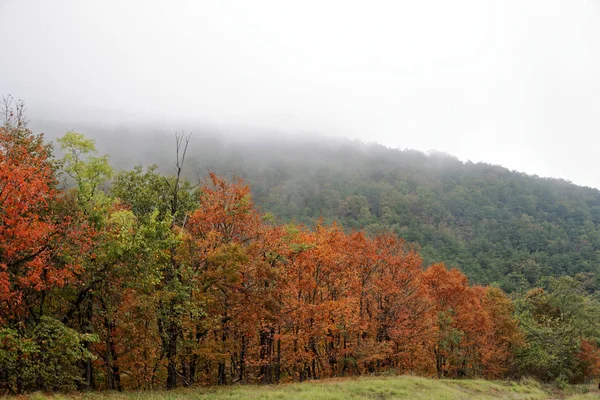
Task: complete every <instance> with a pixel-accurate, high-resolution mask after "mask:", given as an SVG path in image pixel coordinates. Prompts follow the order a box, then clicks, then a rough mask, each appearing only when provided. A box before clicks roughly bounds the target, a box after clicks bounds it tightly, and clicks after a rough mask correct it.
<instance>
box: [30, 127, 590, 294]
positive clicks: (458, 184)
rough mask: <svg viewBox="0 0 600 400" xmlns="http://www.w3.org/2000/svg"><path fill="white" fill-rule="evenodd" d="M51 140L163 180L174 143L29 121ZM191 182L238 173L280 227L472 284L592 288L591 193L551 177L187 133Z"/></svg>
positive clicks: (333, 145)
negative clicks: (90, 142) (61, 138)
mask: <svg viewBox="0 0 600 400" xmlns="http://www.w3.org/2000/svg"><path fill="white" fill-rule="evenodd" d="M34 126H35V127H36V129H38V130H41V131H44V132H47V133H48V138H50V139H52V138H54V137H57V136H58V135H61V134H62V133H64V131H65V130H66V129H68V128H72V127H73V128H76V130H78V131H81V132H83V133H85V134H86V135H87V136H89V137H91V138H94V139H96V141H97V144H98V147H99V149H100V150H101V151H103V152H106V153H108V154H110V157H111V163H112V164H113V165H115V166H116V167H119V168H130V167H132V166H133V165H134V164H139V163H141V164H145V165H149V164H158V165H159V167H160V169H161V170H162V171H163V172H165V173H170V172H172V168H171V166H172V164H173V160H174V156H173V154H174V144H173V135H172V134H170V133H167V132H168V131H166V130H165V129H161V128H150V127H146V128H141V127H133V128H131V127H130V128H127V127H113V128H98V127H97V126H94V125H81V124H71V125H66V124H56V123H49V122H43V123H38V125H37V126H36V125H35V124H34ZM193 131H194V132H195V133H194V135H193V137H192V142H191V145H190V151H189V155H188V159H187V164H186V168H187V174H188V177H190V178H191V179H192V180H194V179H196V177H197V176H198V175H200V176H203V175H205V173H206V171H207V170H208V169H210V170H214V171H216V172H218V173H225V174H228V175H239V176H241V177H243V178H245V179H246V180H247V181H248V182H249V183H250V185H251V188H252V192H253V197H254V200H255V202H256V204H257V205H258V207H259V208H260V209H261V210H263V211H264V212H270V213H272V214H273V215H274V216H275V217H276V219H277V220H278V221H280V222H288V221H296V222H302V223H305V224H312V223H314V222H315V221H316V220H318V219H319V218H320V217H323V218H324V219H325V221H326V222H333V221H338V222H339V223H341V224H342V225H343V226H344V227H345V228H346V229H366V230H367V231H369V232H372V233H374V232H378V231H381V230H386V229H391V230H392V231H394V232H395V233H397V234H398V235H399V236H401V237H402V238H404V239H406V240H407V241H409V242H411V243H414V244H416V245H417V246H419V247H420V248H421V250H420V252H421V254H422V255H423V257H424V259H425V262H426V264H429V263H432V262H445V263H446V264H448V265H449V266H453V267H459V268H460V269H461V270H463V271H464V272H465V273H466V274H467V275H468V277H469V278H470V279H471V280H473V281H474V282H479V283H484V284H490V283H495V284H498V285H500V287H502V288H503V289H504V290H506V291H508V292H511V291H515V290H521V289H523V288H525V287H529V286H534V285H536V284H539V283H540V282H541V280H542V278H543V277H544V276H560V275H570V276H576V275H578V274H579V275H578V276H579V279H580V280H582V281H583V282H584V283H585V285H586V287H587V288H588V289H589V290H595V289H597V288H598V287H600V283H599V282H598V280H597V278H596V276H597V275H598V274H597V272H598V268H599V267H598V266H599V265H600V262H599V261H600V252H599V251H598V250H599V249H600V226H599V224H600V192H599V191H598V190H596V189H591V188H586V187H580V186H576V185H574V184H572V183H570V182H566V181H564V180H557V179H546V178H539V177H536V176H529V175H526V174H522V173H519V172H515V171H510V170H508V169H506V168H503V167H500V166H495V165H489V164H483V163H471V162H466V163H465V162H461V161H459V160H458V159H456V158H454V157H452V156H450V155H447V154H443V153H433V154H429V155H427V154H424V153H422V152H418V151H412V150H404V151H402V150H393V149H389V148H386V147H384V146H381V145H376V144H363V143H360V142H356V141H350V140H347V139H337V138H336V139H334V138H324V137H316V136H307V137H304V138H299V137H293V136H288V135H282V134H271V135H269V136H262V137H261V136H260V135H256V134H254V135H252V134H250V135H248V136H246V137H245V139H234V138H235V135H236V133H235V132H233V131H227V130H219V129H216V128H214V127H200V128H196V129H194V130H193Z"/></svg>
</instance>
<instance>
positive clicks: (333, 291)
mask: <svg viewBox="0 0 600 400" xmlns="http://www.w3.org/2000/svg"><path fill="white" fill-rule="evenodd" d="M23 111H24V107H23V105H22V104H21V103H16V104H11V103H10V101H7V102H5V103H4V110H3V119H4V122H3V126H2V128H0V177H1V180H0V182H1V183H0V184H1V187H0V211H1V213H0V324H1V326H2V327H1V328H0V388H2V389H3V390H5V391H8V392H12V393H21V392H27V391H33V390H69V389H79V390H123V389H154V388H162V387H166V388H167V389H172V388H175V387H177V386H189V385H194V384H210V385H213V384H217V385H226V384H233V383H265V384H268V383H278V382H286V381H295V380H297V381H304V380H308V379H320V378H325V377H337V376H352V375H362V374H374V373H383V372H393V373H415V374H420V375H425V376H437V377H487V378H504V377H518V376H534V377H536V378H539V379H542V380H559V381H564V382H581V381H586V380H589V379H592V378H594V377H595V376H597V375H598V372H599V368H600V351H599V350H598V347H597V344H598V338H599V337H598V336H599V332H600V329H598V326H597V324H596V323H595V322H594V321H597V320H598V319H597V318H595V317H596V316H598V310H600V307H599V303H598V302H597V300H596V298H595V297H594V294H592V293H590V291H588V290H587V288H588V286H589V282H588V281H586V280H585V279H584V278H585V277H584V276H579V277H577V278H569V277H562V278H555V279H548V280H546V281H545V282H541V283H542V284H541V285H540V287H538V288H534V289H532V290H528V291H525V290H524V291H522V292H516V293H515V294H513V296H512V298H511V297H509V296H508V295H507V294H506V293H505V292H503V291H502V290H501V289H500V288H498V287H494V286H472V285H469V282H468V279H467V277H466V276H465V275H464V274H463V273H462V272H460V271H459V270H458V269H449V268H446V267H445V266H444V265H443V264H439V263H433V264H429V263H424V262H423V259H422V257H421V256H420V255H419V253H418V251H416V250H415V249H414V248H413V247H412V246H411V245H409V244H407V243H406V242H404V240H403V239H401V238H399V237H398V236H397V235H395V234H394V233H389V232H379V233H377V234H372V233H367V232H365V231H361V230H351V231H346V230H344V229H343V228H342V226H340V225H338V224H335V223H333V224H328V223H326V222H325V221H324V220H318V221H317V222H315V223H311V224H307V225H302V224H292V223H289V224H280V223H277V222H276V218H274V217H273V216H272V215H270V214H262V213H261V212H259V211H258V209H257V207H255V206H254V204H253V201H252V196H251V192H250V188H249V186H248V185H247V184H246V183H245V182H244V181H243V180H241V179H229V180H228V179H225V178H222V177H220V176H218V175H216V174H214V173H210V174H208V176H206V177H204V178H202V179H200V180H199V181H198V183H197V184H193V183H192V182H191V181H190V180H188V179H185V177H184V175H183V171H184V166H185V163H186V156H187V157H189V154H188V143H189V137H185V136H183V135H178V136H177V137H176V142H175V158H174V159H175V163H174V164H175V172H174V174H172V175H164V174H161V173H160V172H159V171H158V169H157V167H155V166H151V167H148V168H143V167H142V166H136V167H134V168H133V169H128V170H121V171H114V170H113V168H112V167H111V166H110V164H109V161H108V157H107V156H101V155H98V153H97V152H96V149H95V143H94V141H93V140H90V139H88V138H86V137H85V136H83V135H81V134H79V133H76V132H68V133H66V134H65V135H64V136H62V137H61V138H60V139H58V140H57V145H58V146H59V147H60V150H61V152H62V154H63V156H62V157H61V158H60V159H56V158H55V157H53V155H52V152H53V150H52V147H51V146H50V145H48V144H46V143H45V142H44V138H43V136H42V135H39V134H34V133H33V132H32V131H31V130H30V129H29V128H28V127H27V124H26V121H25V117H24V114H23ZM64 181H66V182H68V184H67V185H62V184H61V182H64Z"/></svg>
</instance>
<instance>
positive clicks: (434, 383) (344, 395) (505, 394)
mask: <svg viewBox="0 0 600 400" xmlns="http://www.w3.org/2000/svg"><path fill="white" fill-rule="evenodd" d="M591 389H592V388H591V387H584V386H581V387H578V389H577V391H576V392H578V394H573V395H567V394H565V392H560V393H559V392H556V391H553V390H550V388H547V387H542V386H541V385H540V384H539V383H537V382H535V381H530V380H524V381H522V382H500V381H486V380H435V379H427V378H418V377H412V376H399V377H363V378H355V379H331V380H323V381H315V382H306V383H290V384H285V385H272V386H252V385H247V386H227V387H219V388H193V389H189V388H188V389H178V390H174V391H170V392H166V391H155V392H123V393H107V392H96V393H73V394H51V395H45V394H42V393H34V394H32V395H30V396H29V398H30V399H31V400H44V399H52V400H63V399H64V400H99V399H108V400H175V399H181V400H187V399H189V400H192V399H193V400H202V399H207V400H208V399H211V400H213V399H214V400H225V399H227V400H237V399H250V400H259V399H260V400H263V399H264V400H269V399H282V400H294V399H298V400H309V399H310V400H313V399H314V400H343V399H356V400H363V399H364V400H386V399H390V400H391V399H411V400H413V399H414V400H425V399H440V400H459V399H460V400H463V399H464V400H467V399H474V400H485V399H523V400H525V399H530V400H534V399H558V398H566V399H569V400H587V399H594V398H595V399H597V398H600V393H598V392H593V393H592V392H591ZM587 391H590V392H589V393H585V392H587Z"/></svg>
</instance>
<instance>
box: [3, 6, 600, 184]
mask: <svg viewBox="0 0 600 400" xmlns="http://www.w3.org/2000/svg"><path fill="white" fill-rule="evenodd" d="M0 44H1V51H0V94H12V95H13V96H15V97H17V98H21V99H24V100H25V101H26V102H27V104H28V108H29V117H30V119H32V120H33V122H36V121H37V122H38V125H39V124H40V121H47V120H53V121H55V122H56V121H59V122H62V123H64V124H66V125H70V126H69V127H70V128H75V129H80V128H79V126H83V127H85V126H90V125H93V124H103V125H111V126H116V127H119V126H128V125H135V124H138V125H139V124H144V125H145V126H151V125H152V124H156V125H157V126H161V127H171V128H172V130H173V131H181V130H186V129H188V130H189V127H192V126H193V127H196V126H200V125H201V126H205V127H211V129H212V130H213V131H214V132H217V133H218V132H221V131H223V132H224V131H227V132H238V134H240V135H246V139H248V137H249V136H251V135H254V134H256V133H257V132H271V133H274V134H275V135H281V134H286V135H287V134H296V135H305V134H307V133H310V134H322V135H326V136H343V137H347V138H352V139H360V140H362V141H366V142H378V143H381V144H384V145H386V146H390V147H395V148H413V149H419V150H424V151H427V150H431V149H437V150H440V151H444V152H447V153H451V154H454V155H456V156H457V157H459V158H460V159H462V160H472V161H476V162H477V161H484V162H489V163H493V164H501V165H504V166H506V167H508V168H511V169H516V170H519V171H523V172H527V173H531V174H538V175H541V176H551V177H557V178H564V179H568V180H571V181H573V182H575V183H578V184H582V185H589V186H593V187H597V188H600V175H598V173H597V171H598V170H600V157H597V156H596V153H597V147H598V145H599V144H600V140H599V139H598V137H599V134H600V73H598V71H600V2H599V1H597V0H589V1H584V0H564V1H558V0H526V1H523V0H519V1H518V0H503V1H497V0H487V1H486V0H469V1H467V0H452V1H447V0H437V1H433V0H429V1H427V0H423V1H389V2H384V1H376V2H365V1H361V2H358V1H356V2H354V1H309V0H305V1H301V2H286V1H261V0H255V1H225V0H219V1H210V2H209V1H169V2H167V1H141V0H140V1H134V0H128V1H102V2H100V1H75V0H73V1H52V2H50V1H43V0H40V1H28V0H0ZM54 126H56V125H54ZM80 130H82V129H80ZM82 131H83V130H82ZM83 133H85V132H83ZM261 137H262V139H260V140H265V139H264V135H261ZM257 140H258V139H257ZM132 151H135V150H132ZM137 157H138V155H132V158H137Z"/></svg>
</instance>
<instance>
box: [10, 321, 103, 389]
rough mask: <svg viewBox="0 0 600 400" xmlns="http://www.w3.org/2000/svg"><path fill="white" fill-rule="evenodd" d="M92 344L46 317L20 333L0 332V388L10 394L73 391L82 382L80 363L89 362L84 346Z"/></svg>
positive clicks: (88, 354) (13, 330) (87, 338)
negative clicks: (36, 391)
mask: <svg viewBox="0 0 600 400" xmlns="http://www.w3.org/2000/svg"><path fill="white" fill-rule="evenodd" d="M95 340H96V338H95V337H94V336H92V335H82V334H80V333H78V332H76V331H75V330H73V329H71V328H68V327H67V326H65V325H64V324H62V323H61V322H60V321H57V320H55V319H52V318H48V317H43V318H42V319H41V321H40V323H39V324H37V325H36V326H35V327H34V328H33V329H31V330H30V331H25V332H24V333H20V332H18V331H16V330H15V329H10V328H3V329H0V388H3V389H4V390H9V391H10V392H12V393H20V392H27V391H35V390H52V391H56V390H70V389H75V388H76V387H77V384H78V383H79V382H81V381H82V379H83V378H82V368H81V366H82V363H84V362H85V361H87V360H90V359H92V354H91V353H90V352H89V351H88V350H87V349H86V348H85V346H84V342H85V341H95Z"/></svg>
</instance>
